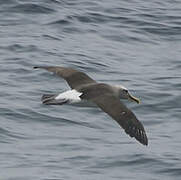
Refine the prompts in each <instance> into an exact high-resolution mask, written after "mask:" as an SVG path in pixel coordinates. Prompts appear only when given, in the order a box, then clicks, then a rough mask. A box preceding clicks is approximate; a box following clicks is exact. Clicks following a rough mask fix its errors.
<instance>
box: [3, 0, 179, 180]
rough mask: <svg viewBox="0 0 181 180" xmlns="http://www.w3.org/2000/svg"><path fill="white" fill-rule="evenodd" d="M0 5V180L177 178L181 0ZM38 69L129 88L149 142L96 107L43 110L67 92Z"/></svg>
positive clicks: (13, 0) (46, 0) (14, 0)
mask: <svg viewBox="0 0 181 180" xmlns="http://www.w3.org/2000/svg"><path fill="white" fill-rule="evenodd" d="M0 3H1V4H0V42H1V43H0V74H1V76H0V92H1V93H0V97H1V103H0V117H1V118H0V179H2V180H65V179H66V180H80V179H85V180H102V179H104V180H116V179H124V180H132V179H135V180H140V179H148V180H160V179H164V180H172V179H174V180H180V179H181V113H180V108H181V13H180V12H181V3H180V1H178V0H172V1H171V0H165V1H156V0H150V1H149V2H148V1H147V2H146V1H143V0H135V1H132V0H122V1H108V0H104V1H103V0H99V1H98V0H92V1H87V0H84V1H83V0H68V1H65V0H39V1H36V0H29V1H26V0H6V1H5V0H4V1H3V0H1V1H0ZM37 65H59V66H68V67H73V68H76V69H78V70H81V71H83V72H86V73H87V74H89V75H90V76H91V77H92V78H94V79H95V80H97V81H99V82H105V83H112V84H122V85H124V86H126V87H127V88H128V89H129V90H130V92H131V93H132V94H133V95H135V96H137V97H139V98H140V99H141V101H142V103H141V104H140V105H137V104H134V103H131V102H128V101H124V103H125V104H126V105H127V106H128V107H129V108H130V109H132V110H133V112H134V113H135V114H136V116H137V118H138V119H139V120H140V121H141V122H142V123H143V124H144V127H145V130H146V132H147V135H148V139H149V145H148V146H147V147H146V146H143V145H141V144H140V143H138V142H137V141H136V140H135V139H133V138H130V137H129V136H127V135H126V134H125V133H124V131H123V130H122V129H121V128H120V127H119V126H118V124H117V123H116V122H115V121H113V120H112V119H111V118H110V117H109V116H108V115H107V114H105V113H104V112H102V111H100V110H99V109H97V108H96V107H89V106H88V107H82V106H74V105H63V106H45V105H43V104H41V101H40V99H41V96H42V94H44V93H57V92H63V91H65V90H66V89H68V86H67V84H66V82H65V81H64V80H62V79H60V78H59V77H57V76H55V75H52V74H51V73H48V72H46V71H43V70H34V69H33V66H37Z"/></svg>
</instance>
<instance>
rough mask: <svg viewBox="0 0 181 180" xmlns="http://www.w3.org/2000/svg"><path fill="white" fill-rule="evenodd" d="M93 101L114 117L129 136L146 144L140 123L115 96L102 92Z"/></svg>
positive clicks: (146, 140)
mask: <svg viewBox="0 0 181 180" xmlns="http://www.w3.org/2000/svg"><path fill="white" fill-rule="evenodd" d="M93 102H94V103H96V104H97V105H98V106H99V107H100V108H101V109H102V110H103V111H105V112H106V113H107V114H109V115H110V116H111V117H112V118H113V119H115V120H116V121H117V122H118V124H119V125H120V126H121V127H122V128H123V129H124V130H125V132H126V133H127V134H129V136H130V137H135V138H136V139H137V140H138V141H139V142H140V143H142V144H143V145H148V139H147V136H146V132H145V130H144V127H143V125H142V123H141V122H140V121H139V120H138V119H137V118H136V116H135V115H134V113H133V112H131V111H130V110H129V109H128V108H127V107H126V106H125V105H124V104H123V103H121V102H120V100H119V99H118V98H117V97H115V96H114V95H112V94H104V95H102V96H99V97H96V98H94V99H93Z"/></svg>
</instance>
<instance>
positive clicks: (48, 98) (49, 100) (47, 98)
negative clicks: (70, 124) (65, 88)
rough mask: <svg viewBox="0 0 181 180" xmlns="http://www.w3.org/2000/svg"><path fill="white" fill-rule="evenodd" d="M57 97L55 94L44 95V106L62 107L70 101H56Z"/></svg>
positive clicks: (42, 99)
mask: <svg viewBox="0 0 181 180" xmlns="http://www.w3.org/2000/svg"><path fill="white" fill-rule="evenodd" d="M56 96H57V95H55V94H44V95H43V96H42V98H41V101H42V103H43V104H46V105H62V104H65V103H68V102H69V100H67V99H64V98H62V99H55V98H56Z"/></svg>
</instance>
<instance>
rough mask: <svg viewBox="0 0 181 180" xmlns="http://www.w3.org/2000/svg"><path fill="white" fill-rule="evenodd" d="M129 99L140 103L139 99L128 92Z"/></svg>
mask: <svg viewBox="0 0 181 180" xmlns="http://www.w3.org/2000/svg"><path fill="white" fill-rule="evenodd" d="M129 99H131V100H132V101H135V102H136V103H138V104H140V100H139V99H138V98H137V97H134V96H132V95H131V94H129Z"/></svg>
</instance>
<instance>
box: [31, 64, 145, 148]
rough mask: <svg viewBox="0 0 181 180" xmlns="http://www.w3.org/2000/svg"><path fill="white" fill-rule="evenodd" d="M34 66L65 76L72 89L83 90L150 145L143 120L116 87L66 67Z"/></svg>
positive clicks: (133, 133)
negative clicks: (120, 96) (98, 81)
mask: <svg viewBox="0 0 181 180" xmlns="http://www.w3.org/2000/svg"><path fill="white" fill-rule="evenodd" d="M34 68H42V69H46V70H48V71H50V72H54V73H56V74H57V75H58V76H60V77H62V78H64V79H65V80H66V81H67V83H68V84H69V86H70V87H71V88H72V89H76V90H77V91H79V92H81V93H82V95H81V96H80V98H81V99H86V100H90V101H92V102H94V103H95V104H97V106H98V107H99V108H101V109H102V110H103V111H104V112H106V113H107V114H109V115H110V116H111V117H112V118H113V119H114V120H116V122H117V123H118V124H119V125H120V126H121V127H122V128H123V129H124V130H125V132H126V133H127V134H129V136H130V137H135V139H136V140H138V141H139V142H140V143H142V144H143V145H148V139H147V136H146V132H145V130H144V127H143V125H142V124H141V122H140V121H139V120H138V119H137V118H136V116H135V115H134V113H133V112H132V111H130V110H129V109H128V108H127V107H126V106H125V105H124V104H123V103H122V102H120V99H119V97H118V96H117V95H116V94H115V92H114V88H113V87H112V86H110V85H108V84H104V83H97V82H96V81H95V80H93V79H92V78H90V77H89V76H88V75H86V74H85V73H83V72H80V71H77V70H74V69H72V68H66V67H45V66H38V67H34Z"/></svg>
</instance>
